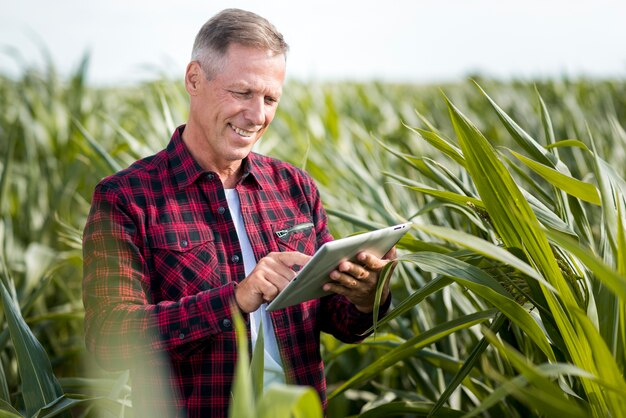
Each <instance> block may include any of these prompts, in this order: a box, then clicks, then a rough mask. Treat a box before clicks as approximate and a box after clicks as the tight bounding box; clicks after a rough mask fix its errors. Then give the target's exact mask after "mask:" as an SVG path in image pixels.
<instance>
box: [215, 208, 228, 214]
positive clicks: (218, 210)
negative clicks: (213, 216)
mask: <svg viewBox="0 0 626 418" xmlns="http://www.w3.org/2000/svg"><path fill="white" fill-rule="evenodd" d="M224 212H226V208H225V207H224V206H220V207H219V208H217V213H219V214H220V215H223V214H224Z"/></svg>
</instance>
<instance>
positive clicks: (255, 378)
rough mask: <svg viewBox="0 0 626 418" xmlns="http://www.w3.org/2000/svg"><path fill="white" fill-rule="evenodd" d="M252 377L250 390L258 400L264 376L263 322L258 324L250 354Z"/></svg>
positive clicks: (261, 393) (261, 392)
mask: <svg viewBox="0 0 626 418" xmlns="http://www.w3.org/2000/svg"><path fill="white" fill-rule="evenodd" d="M250 373H251V376H252V388H253V389H254V398H255V399H259V398H260V397H261V395H263V376H264V374H265V339H264V336H263V320H261V321H260V323H259V333H258V335H257V337H256V343H255V344H254V351H253V352H252V363H251V364H250Z"/></svg>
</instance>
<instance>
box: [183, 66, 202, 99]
mask: <svg viewBox="0 0 626 418" xmlns="http://www.w3.org/2000/svg"><path fill="white" fill-rule="evenodd" d="M202 81H204V74H203V72H202V68H201V67H200V63H199V62H198V61H191V62H190V63H189V64H187V70H186V71H185V89H186V90H187V93H189V95H191V96H195V95H197V94H198V88H199V86H200V83H202Z"/></svg>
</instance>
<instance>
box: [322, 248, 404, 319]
mask: <svg viewBox="0 0 626 418" xmlns="http://www.w3.org/2000/svg"><path fill="white" fill-rule="evenodd" d="M356 258H357V262H350V261H343V262H342V263H341V264H339V265H338V266H337V269H336V270H333V271H332V272H331V273H330V278H331V280H332V281H333V282H331V283H327V284H325V285H324V288H323V289H324V290H326V291H328V292H335V293H339V294H340V295H344V296H345V297H346V298H347V299H348V300H349V301H350V302H352V303H353V304H354V306H356V308H357V309H358V310H359V311H361V312H363V313H369V312H372V311H373V310H374V302H375V299H376V285H377V284H378V279H379V276H380V271H381V270H382V269H383V267H385V265H387V263H390V262H392V261H393V260H395V258H396V248H395V247H394V248H392V249H391V250H389V252H388V253H387V254H385V255H384V256H383V258H378V257H375V256H374V255H372V254H370V253H367V252H361V253H359V254H357V257H356ZM388 297H389V283H385V287H384V288H383V294H382V297H381V302H385V301H386V300H387V298H388Z"/></svg>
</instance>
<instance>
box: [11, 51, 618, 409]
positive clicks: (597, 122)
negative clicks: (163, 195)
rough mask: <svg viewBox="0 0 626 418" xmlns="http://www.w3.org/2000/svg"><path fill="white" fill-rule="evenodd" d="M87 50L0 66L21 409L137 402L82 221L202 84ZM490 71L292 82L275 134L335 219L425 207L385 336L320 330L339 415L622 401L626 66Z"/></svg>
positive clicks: (418, 212)
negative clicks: (99, 300)
mask: <svg viewBox="0 0 626 418" xmlns="http://www.w3.org/2000/svg"><path fill="white" fill-rule="evenodd" d="M18 61H19V60H18ZM88 62H89V59H88V57H85V59H84V60H83V61H82V62H81V64H80V65H79V67H78V68H77V70H76V72H75V74H74V75H73V76H71V77H70V78H69V79H67V80H63V79H61V78H60V77H59V76H58V75H57V73H56V71H55V68H54V65H53V63H52V62H51V60H48V61H46V65H45V68H43V69H37V68H29V67H25V68H24V70H23V73H22V75H21V76H20V78H19V79H17V80H11V79H7V78H3V77H1V76H0V109H2V112H0V213H1V223H0V230H1V233H0V258H1V261H2V263H1V265H2V268H1V270H0V277H1V279H2V288H1V289H0V290H1V291H2V307H3V309H2V310H0V312H2V318H3V321H2V328H1V329H0V367H1V370H0V377H1V379H0V411H1V414H4V415H6V416H55V415H61V414H64V413H67V412H69V411H70V410H71V413H72V414H73V415H74V416H85V417H88V416H102V415H104V416H109V415H112V416H127V417H128V416H132V405H131V403H130V400H129V399H130V398H129V396H130V390H131V387H132V382H131V381H130V380H129V378H128V374H127V373H121V374H120V373H116V374H111V373H107V372H104V371H102V370H100V369H99V368H98V367H97V366H96V365H95V364H94V363H93V361H92V360H91V358H90V356H89V355H88V354H87V353H85V350H84V344H83V341H82V339H83V335H82V318H83V312H82V304H81V295H80V294H81V285H80V283H81V274H82V273H81V267H80V266H81V255H80V250H81V248H80V242H81V240H80V234H81V230H82V227H83V225H84V221H85V217H86V214H87V210H88V208H89V201H90V199H91V193H92V191H93V187H94V186H95V184H96V183H97V181H98V180H99V179H100V178H102V177H104V176H105V175H108V174H111V173H113V172H114V171H115V170H117V169H119V168H121V167H124V166H126V165H128V164H129V163H130V162H132V161H134V160H135V159H137V158H141V157H144V156H147V155H149V154H152V153H154V152H155V151H157V150H159V149H161V148H163V146H164V145H165V144H166V142H167V140H168V138H169V136H170V134H171V132H172V130H173V129H174V127H175V126H176V125H178V124H180V123H183V122H184V120H185V119H186V108H187V99H186V93H185V91H184V86H183V85H182V83H181V82H171V81H169V80H165V79H163V80H157V81H155V82H151V83H145V84H142V85H138V86H130V87H127V88H124V89H121V88H93V87H90V86H89V85H88V84H87V82H86V80H87V78H88V77H87V69H88ZM477 81H478V84H480V86H481V87H482V88H484V90H483V89H481V88H478V87H477V85H475V84H473V83H457V84H446V85H441V86H430V85H392V84H384V83H339V84H330V83H326V84H316V83H306V84H305V83H300V82H297V81H295V80H291V81H289V83H288V84H287V85H286V86H285V94H284V95H283V99H282V100H281V105H280V107H279V111H278V113H277V115H276V118H275V120H274V122H273V124H272V126H271V127H270V129H269V130H268V132H267V133H266V135H265V137H264V139H263V141H261V142H260V143H259V146H258V149H257V150H258V151H260V152H262V153H266V154H270V155H272V156H276V157H279V158H282V159H285V160H287V161H290V162H292V163H294V164H296V165H298V166H301V167H303V168H305V169H307V170H308V171H309V172H310V173H311V174H312V175H313V177H314V178H315V179H316V181H317V183H318V184H319V186H320V189H321V192H322V198H323V201H324V203H325V206H326V207H327V209H328V213H329V215H330V227H331V230H332V231H333V233H334V234H335V235H336V236H343V235H346V234H348V233H351V232H355V231H357V230H364V229H372V228H375V227H377V226H384V225H389V224H393V223H396V222H398V221H402V220H412V221H413V222H414V224H415V228H414V230H413V231H412V232H411V234H409V235H407V236H406V237H405V238H404V239H403V240H402V241H401V243H400V249H401V251H400V259H399V265H398V267H397V268H396V270H395V273H394V276H393V277H392V278H391V285H392V289H393V297H394V304H393V309H392V311H391V312H390V313H389V315H388V316H387V317H386V318H385V319H384V320H383V321H380V322H379V323H377V324H376V332H375V335H374V336H372V337H370V338H368V339H366V340H365V342H364V343H362V344H359V345H346V344H342V343H340V342H338V341H337V340H335V339H334V338H332V337H330V336H326V335H324V336H323V337H322V352H323V355H324V358H325V362H326V366H327V368H326V370H327V380H328V383H329V394H330V401H329V407H328V411H327V412H328V415H329V416H351V415H355V416H356V415H360V416H363V417H375V416H398V415H402V414H409V415H410V414H413V415H429V414H430V415H432V416H457V415H469V416H473V415H482V416H513V417H515V416H563V414H566V415H567V416H589V415H592V416H606V415H608V416H622V415H624V404H623V401H622V399H625V397H624V382H623V373H624V362H625V361H624V356H625V354H624V340H625V334H626V332H625V327H626V326H625V325H624V324H625V321H624V312H625V308H624V286H625V285H624V276H625V274H626V273H625V272H624V264H625V263H624V260H625V259H626V257H625V256H624V229H623V223H624V222H623V219H624V215H623V213H624V189H625V188H624V181H623V179H624V177H625V175H626V171H625V170H626V169H625V168H624V167H626V164H625V162H626V151H624V150H626V146H625V145H626V131H625V130H624V126H625V124H626V83H624V82H623V81H619V80H600V81H598V80H569V79H561V80H539V81H537V82H536V83H535V84H534V85H533V84H530V83H528V82H522V81H511V82H501V81H496V80H486V79H479V80H477ZM442 90H443V91H444V92H445V94H446V96H447V97H444V98H442V95H441V91H442ZM486 91H488V92H489V95H487V93H486ZM539 92H540V93H541V95H539ZM522 127H523V128H522ZM242 344H243V343H242ZM25 358H26V359H30V360H24V359H25ZM245 363H246V362H245V361H244V362H241V364H242V365H245ZM252 363H253V369H255V368H256V367H258V366H256V364H257V363H255V361H254V360H253V362H252ZM242 367H243V366H242ZM246 373H247V372H246ZM246 373H243V376H246V375H247V374H246ZM253 376H258V373H257V374H256V375H255V374H253ZM241 379H243V380H245V379H246V377H243V378H241ZM252 379H253V380H252V382H256V384H255V383H252V387H253V388H254V387H256V388H257V389H256V392H255V391H254V389H253V392H252V393H253V395H250V394H249V383H245V382H244V384H243V386H244V388H245V387H248V389H246V390H243V393H246V391H248V395H245V394H244V395H242V396H243V397H244V398H245V399H248V400H250V399H252V402H253V403H254V405H255V407H259V408H261V407H262V404H263V402H264V401H261V400H260V399H261V395H260V393H261V392H260V389H259V388H258V379H257V378H256V377H253V378H252ZM42 382H45V384H44V383H42ZM237 385H238V386H237V387H238V388H239V389H237V391H238V393H239V391H240V390H241V389H240V386H241V383H238V384H237ZM35 387H37V388H39V389H38V390H34V391H33V388H35ZM292 395H293V393H291V394H287V393H284V392H282V391H280V395H278V392H276V396H277V398H281V399H283V398H284V399H288V398H290V397H291V398H290V399H292V401H293V402H295V404H298V402H300V401H299V400H298V399H300V398H298V396H299V395H294V396H292ZM273 396H274V395H272V396H271V397H268V399H275V398H273ZM246 402H248V401H246ZM265 402H267V401H265ZM289 402H290V401H288V400H287V401H286V404H289V405H292V404H293V402H292V404H290V403H289ZM272 403H274V401H272ZM244 404H246V405H250V403H249V402H248V403H245V402H244ZM249 410H253V409H249Z"/></svg>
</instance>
